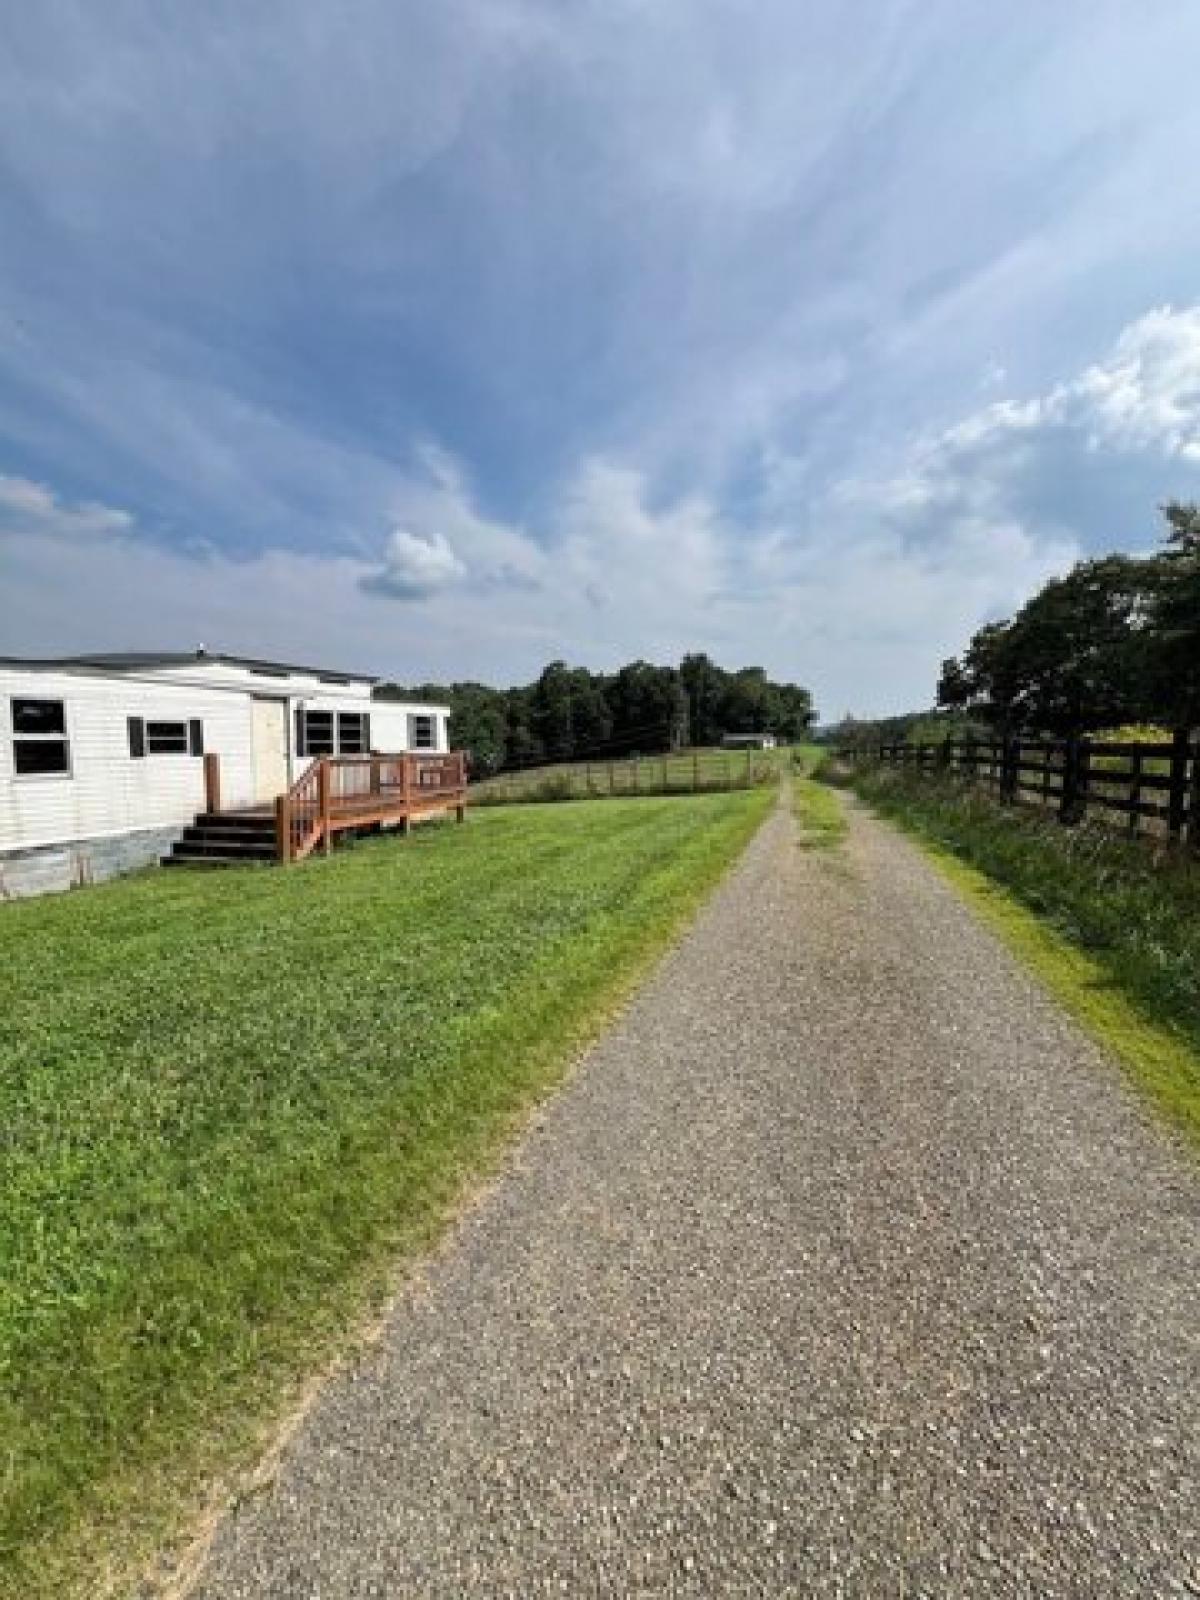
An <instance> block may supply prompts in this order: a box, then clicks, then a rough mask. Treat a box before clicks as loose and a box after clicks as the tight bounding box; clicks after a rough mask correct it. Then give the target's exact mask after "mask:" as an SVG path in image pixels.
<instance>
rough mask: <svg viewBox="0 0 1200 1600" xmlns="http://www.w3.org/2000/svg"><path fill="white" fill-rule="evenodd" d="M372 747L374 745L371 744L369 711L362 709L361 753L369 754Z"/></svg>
mask: <svg viewBox="0 0 1200 1600" xmlns="http://www.w3.org/2000/svg"><path fill="white" fill-rule="evenodd" d="M373 748H374V746H373V745H372V744H371V713H370V712H369V711H364V712H363V719H362V753H363V755H365V756H369V755H370V754H371V751H372V749H373Z"/></svg>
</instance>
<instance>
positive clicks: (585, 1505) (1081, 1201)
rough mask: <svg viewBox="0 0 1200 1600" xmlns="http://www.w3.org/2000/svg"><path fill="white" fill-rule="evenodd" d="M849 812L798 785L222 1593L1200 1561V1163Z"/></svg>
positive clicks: (806, 1586) (234, 1519)
mask: <svg viewBox="0 0 1200 1600" xmlns="http://www.w3.org/2000/svg"><path fill="white" fill-rule="evenodd" d="M850 824H851V825H850V830H849V834H848V836H846V837H842V836H841V833H840V830H839V829H838V828H837V827H836V826H833V825H832V819H830V818H829V817H828V816H826V817H824V818H823V819H821V822H820V826H819V827H818V828H817V830H816V831H815V833H814V834H813V835H812V836H811V837H804V838H803V839H802V838H801V836H800V835H799V834H798V832H797V828H796V824H795V822H794V820H793V819H792V817H791V816H790V815H789V814H788V812H787V811H786V810H784V809H782V808H781V809H778V810H777V811H776V812H775V813H774V814H773V816H772V817H771V818H770V820H769V821H768V822H767V823H766V825H765V826H764V827H763V828H762V830H761V831H760V832H759V833H758V835H757V837H756V838H755V840H754V842H753V844H752V845H751V846H750V849H749V851H748V853H747V854H746V856H745V857H744V858H743V860H742V862H741V863H740V865H739V866H738V867H737V868H736V870H735V871H734V873H733V874H732V875H731V876H730V877H729V878H728V879H727V881H726V882H725V884H724V885H723V886H722V888H721V889H720V890H719V891H718V893H717V895H716V897H715V898H714V899H713V901H712V902H710V904H709V906H708V907H707V909H706V910H705V911H704V912H703V913H702V914H701V916H700V918H699V920H698V922H697V923H696V925H695V926H694V928H693V929H692V931H691V932H690V933H689V934H688V936H687V938H686V939H685V940H684V942H683V943H682V944H681V945H680V946H679V947H678V948H677V950H676V951H675V952H674V953H673V954H672V955H671V956H670V957H669V958H668V959H667V960H666V962H665V963H664V964H663V965H662V966H661V967H660V969H659V970H658V972H657V973H656V975H655V976H654V977H653V978H652V980H651V981H650V982H649V983H648V985H647V986H646V987H645V988H644V989H643V990H642V991H641V993H640V994H639V995H638V997H637V998H636V1000H635V1001H634V1003H633V1004H632V1005H631V1006H630V1007H629V1009H628V1010H627V1011H626V1013H625V1014H624V1015H623V1017H622V1018H621V1020H620V1021H619V1022H618V1023H617V1024H616V1026H615V1027H613V1028H612V1030H611V1031H610V1032H609V1033H608V1034H607V1035H606V1036H605V1037H604V1038H603V1039H602V1040H601V1042H600V1043H598V1044H597V1045H595V1046H594V1047H593V1048H592V1050H591V1051H590V1053H589V1054H588V1055H587V1057H586V1059H585V1060H584V1061H583V1063H582V1065H581V1067H580V1069H579V1070H578V1071H577V1073H576V1074H575V1075H574V1077H573V1079H572V1081H571V1082H570V1084H569V1085H568V1087H567V1088H566V1089H565V1090H564V1092H563V1093H562V1094H561V1095H560V1096H559V1097H558V1098H557V1099H556V1100H555V1101H554V1102H553V1103H552V1104H551V1105H550V1107H549V1109H548V1110H547V1112H546V1113H545V1115H544V1117H543V1118H542V1120H541V1121H540V1123H539V1125H538V1126H537V1127H536V1129H535V1130H534V1131H533V1132H531V1133H530V1134H529V1136H528V1137H527V1138H526V1139H525V1141H524V1142H523V1144H522V1146H521V1148H520V1151H519V1154H518V1155H517V1156H516V1157H515V1159H514V1160H513V1161H512V1164H511V1166H510V1168H509V1170H507V1172H506V1173H505V1174H504V1176H503V1177H502V1179H501V1181H500V1182H499V1183H498V1184H496V1185H495V1186H494V1187H493V1188H492V1189H491V1190H490V1192H488V1193H487V1194H486V1195H484V1196H483V1198H482V1199H481V1200H480V1202H479V1203H478V1205H477V1206H476V1207H475V1208H474V1209H473V1210H472V1211H471V1212H470V1213H469V1214H468V1215H467V1216H466V1217H465V1218H464V1220H463V1221H462V1223H461V1226H460V1229H459V1231H458V1233H457V1235H456V1236H455V1237H454V1238H453V1239H452V1241H451V1242H450V1243H449V1245H448V1246H447V1247H446V1248H445V1249H444V1250H443V1251H442V1252H441V1253H440V1254H438V1255H437V1256H436V1257H435V1258H434V1259H433V1260H432V1261H431V1262H430V1263H429V1264H428V1268H427V1270H426V1271H425V1272H424V1273H423V1274H422V1275H421V1277H420V1279H419V1281H418V1282H416V1283H415V1284H414V1285H412V1286H411V1287H410V1288H409V1289H407V1290H405V1291H404V1292H402V1294H401V1295H400V1298H399V1299H398V1301H397V1302H396V1303H395V1304H394V1305H393V1307H392V1309H391V1310H390V1312H389V1314H388V1316H387V1318H386V1321H385V1324H384V1326H383V1328H382V1330H381V1331H380V1333H379V1336H378V1338H377V1339H376V1340H375V1342H374V1343H373V1344H372V1345H371V1346H370V1347H369V1349H368V1350H367V1351H366V1353H365V1354H364V1355H363V1356H362V1357H361V1359H360V1360H358V1361H357V1362H356V1363H355V1364H354V1366H353V1368H352V1369H351V1370H349V1371H347V1372H345V1373H343V1374H342V1375H341V1376H338V1377H335V1378H334V1379H333V1380H332V1381H331V1382H330V1383H328V1384H327V1385H326V1386H325V1387H324V1388H323V1389H322V1391H321V1392H320V1394H319V1395H318V1397H317V1399H316V1400H315V1402H314V1403H313V1405H312V1406H311V1408H310V1409H309V1410H308V1412H307V1413H306V1415H305V1416H304V1418H303V1420H302V1421H301V1423H300V1425H299V1427H298V1429H297V1431H296V1432H295V1433H294V1435H293V1436H292V1437H291V1439H290V1442H289V1444H288V1445H287V1447H286V1449H285V1450H284V1451H283V1452H282V1455H281V1457H280V1459H279V1462H278V1465H277V1469H276V1471H275V1474H274V1478H273V1481H272V1482H271V1483H270V1484H269V1485H268V1486H267V1487H266V1488H265V1489H263V1490H262V1492H260V1493H258V1494H256V1495H252V1496H248V1497H247V1498H246V1499H244V1500H243V1501H242V1503H241V1504H240V1505H239V1507H238V1509H237V1510H236V1512H234V1513H232V1514H230V1515H229V1516H228V1517H227V1518H226V1519H225V1520H224V1521H223V1522H222V1523H221V1524H220V1526H219V1527H218V1528H217V1530H216V1533H215V1536H214V1537H213V1539H212V1541H211V1544H210V1545H209V1546H208V1547H207V1549H206V1550H205V1551H204V1552H203V1553H202V1557H201V1559H200V1561H199V1571H198V1575H197V1576H196V1577H195V1578H194V1581H193V1582H192V1583H191V1586H190V1589H189V1593H190V1594H191V1596H192V1597H193V1600H249V1597H251V1596H253V1597H256V1600H268V1597H269V1600H284V1597H287V1600H299V1597H301V1596H303V1597H306V1600H307V1597H313V1596H317V1595H320V1596H322V1597H335V1596H336V1597H338V1600H348V1597H351V1596H353V1597H356V1600H357V1597H365V1596H368V1595H386V1596H412V1595H429V1596H435V1595H436V1596H458V1595H469V1594H479V1595H496V1596H499V1595H520V1596H526V1595H534V1594H542V1593H568V1594H577V1595H623V1596H624V1595H642V1596H650V1595H656V1596H657V1595H664V1594H693V1595H697V1596H700V1595H704V1596H711V1595H717V1594H738V1595H741V1594H745V1595H751V1594H771V1595H784V1594H789V1595H830V1596H833V1595H843V1596H861V1597H868V1596H869V1597H883V1596H899V1595H917V1594H920V1595H927V1596H938V1597H941V1596H951V1595H987V1596H1034V1595H1036V1596H1039V1597H1052V1596H1057V1597H1067V1596H1072V1597H1074V1596H1078V1597H1083V1596H1089V1597H1090V1596H1099V1595H1104V1596H1125V1595H1128V1596H1144V1597H1146V1600H1152V1597H1153V1600H1159V1597H1163V1596H1169V1595H1176V1594H1178V1595H1186V1594H1194V1593H1196V1592H1197V1586H1198V1585H1200V1518H1198V1517H1197V1504H1198V1485H1200V1459H1198V1450H1200V1343H1198V1340H1200V1318H1198V1317H1197V1315H1196V1284H1197V1281H1198V1277H1200V1181H1198V1178H1197V1171H1196V1166H1195V1163H1194V1160H1193V1157H1192V1155H1191V1153H1190V1152H1189V1151H1188V1150H1186V1149H1185V1148H1184V1147H1183V1146H1182V1145H1180V1144H1177V1143H1175V1142H1174V1140H1173V1137H1172V1135H1171V1134H1170V1133H1169V1132H1167V1131H1166V1130H1165V1129H1164V1127H1163V1126H1160V1124H1159V1123H1158V1122H1157V1121H1155V1120H1154V1119H1153V1118H1152V1116H1151V1115H1150V1114H1149V1113H1148V1112H1146V1111H1145V1110H1144V1109H1143V1107H1142V1105H1141V1103H1140V1102H1139V1101H1137V1100H1135V1099H1134V1098H1133V1097H1132V1095H1131V1093H1130V1092H1129V1091H1128V1090H1127V1088H1126V1086H1125V1084H1124V1082H1123V1080H1122V1079H1121V1077H1120V1075H1119V1073H1118V1071H1117V1069H1116V1068H1115V1066H1114V1065H1113V1064H1112V1063H1111V1062H1110V1061H1109V1060H1108V1058H1107V1057H1106V1056H1105V1055H1104V1054H1103V1053H1102V1052H1101V1051H1100V1050H1099V1049H1098V1048H1097V1047H1096V1046H1094V1045H1093V1044H1092V1043H1090V1042H1089V1041H1088V1040H1087V1039H1085V1038H1084V1037H1083V1036H1082V1035H1081V1034H1080V1033H1079V1032H1078V1031H1077V1030H1076V1028H1075V1027H1074V1025H1073V1024H1072V1023H1071V1022H1070V1021H1068V1020H1067V1018H1066V1016H1065V1015H1064V1014H1063V1013H1062V1012H1060V1011H1059V1010H1058V1009H1057V1007H1056V1006H1055V1005H1054V1004H1053V1003H1051V1002H1050V1001H1049V1000H1048V999H1047V998H1046V997H1045V996H1044V994H1043V993H1042V992H1041V991H1040V990H1039V989H1038V988H1037V986H1036V985H1035V984H1034V982H1033V981H1032V980H1031V979H1030V978H1028V977H1027V976H1026V975H1025V973H1024V972H1023V971H1022V970H1021V969H1020V968H1018V967H1017V966H1016V965H1015V964H1014V962H1013V960H1012V959H1011V958H1010V957H1009V956H1008V955H1007V954H1006V953H1005V952H1004V950H1003V949H1002V948H1001V947H1000V946H999V945H998V944H997V943H996V942H995V940H994V939H993V937H992V935H991V934H990V933H988V932H987V931H985V929H984V928H983V927H982V925H981V924H980V923H979V922H978V921H977V920H976V919H975V917H974V916H973V914H972V913H971V912H970V911H969V910H968V909H967V908H966V906H965V905H964V904H963V903H962V902H961V901H960V900H959V899H958V898H957V897H956V896H955V894H954V893H953V892H952V891H951V890H950V889H949V888H948V887H947V886H946V885H945V883H944V882H943V881H942V880H941V879H940V878H939V877H938V876H937V875H936V873H935V872H934V871H933V870H932V869H931V868H930V866H929V865H928V864H927V862H926V861H925V859H924V858H923V857H922V856H921V855H920V854H919V853H918V852H917V851H916V850H915V849H914V848H913V847H912V846H911V845H910V844H909V843H908V842H906V841H905V840H903V839H902V838H901V837H900V836H899V835H897V834H895V833H893V832H892V831H890V830H889V829H887V828H885V827H884V826H883V825H881V824H879V823H877V822H874V821H872V820H870V819H868V818H867V817H865V816H864V815H863V814H862V813H860V812H858V811H854V812H853V813H852V815H851V818H850Z"/></svg>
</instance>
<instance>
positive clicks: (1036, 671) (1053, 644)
mask: <svg viewBox="0 0 1200 1600" xmlns="http://www.w3.org/2000/svg"><path fill="white" fill-rule="evenodd" d="M1162 513H1163V517H1164V520H1165V523H1166V528H1165V537H1164V540H1163V544H1162V547H1161V548H1160V549H1159V550H1157V551H1155V552H1154V553H1153V554H1152V555H1150V556H1144V557H1138V556H1125V555H1110V556H1104V557H1101V558H1100V559H1098V560H1093V561H1081V562H1079V563H1078V565H1076V566H1075V567H1074V568H1072V570H1071V571H1070V572H1069V573H1068V574H1067V575H1066V577H1063V578H1055V579H1052V580H1051V581H1050V582H1049V583H1047V584H1045V585H1044V586H1043V587H1042V588H1041V589H1040V590H1039V591H1038V592H1037V594H1035V595H1034V596H1033V598H1032V599H1031V600H1029V601H1027V602H1026V604H1025V605H1024V606H1022V607H1021V609H1020V611H1018V612H1017V614H1016V616H1014V617H1012V618H1011V619H1009V620H1008V621H1006V622H993V623H989V624H988V625H987V626H986V627H983V628H980V630H979V631H978V633H976V634H975V635H974V637H973V638H972V639H971V642H970V644H969V645H968V646H967V648H966V649H965V650H964V651H963V653H962V655H961V656H952V657H951V658H950V659H949V660H947V661H945V662H944V663H943V665H942V673H941V679H940V681H939V683H938V696H937V697H938V704H939V706H941V707H943V708H946V709H947V710H951V711H957V712H965V713H967V714H968V715H970V716H973V717H977V718H979V719H981V720H982V721H983V722H985V723H987V724H988V725H989V726H990V727H993V728H1001V729H1004V730H1012V731H1018V730H1031V731H1037V732H1046V733H1057V734H1071V733H1085V732H1087V731H1089V730H1094V729H1098V728H1115V727H1121V726H1123V725H1127V724H1131V723H1147V722H1148V723H1157V724H1160V725H1162V726H1165V727H1169V728H1193V727H1196V726H1197V725H1200V507H1198V506H1196V505H1191V504H1182V503H1180V502H1178V501H1172V502H1170V503H1169V504H1168V505H1165V506H1163V507H1162Z"/></svg>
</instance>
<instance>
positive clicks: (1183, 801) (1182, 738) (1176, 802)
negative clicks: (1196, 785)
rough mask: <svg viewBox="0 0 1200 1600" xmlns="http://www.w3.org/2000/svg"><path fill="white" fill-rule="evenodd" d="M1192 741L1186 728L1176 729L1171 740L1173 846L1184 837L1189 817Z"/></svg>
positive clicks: (1169, 805) (1169, 810)
mask: <svg viewBox="0 0 1200 1600" xmlns="http://www.w3.org/2000/svg"><path fill="white" fill-rule="evenodd" d="M1190 748H1191V740H1190V738H1189V737H1188V730H1187V729H1186V728H1176V730H1175V734H1174V737H1173V738H1172V740H1171V788H1170V791H1169V794H1168V798H1167V832H1168V834H1169V835H1170V837H1171V842H1172V844H1178V843H1179V841H1180V839H1181V838H1182V837H1183V825H1184V822H1185V820H1186V817H1187V777H1188V755H1189V752H1190Z"/></svg>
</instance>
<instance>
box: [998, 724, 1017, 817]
mask: <svg viewBox="0 0 1200 1600" xmlns="http://www.w3.org/2000/svg"><path fill="white" fill-rule="evenodd" d="M1020 759H1021V745H1020V741H1019V739H1018V738H1017V736H1016V734H1014V733H1011V732H1008V731H1006V732H1005V735H1004V742H1003V744H1002V745H1001V747H1000V798H1001V800H1003V801H1004V803H1005V805H1011V804H1012V803H1013V801H1014V800H1015V799H1016V798H1017V782H1018V778H1019V768H1018V766H1017V763H1018V762H1019V761H1020Z"/></svg>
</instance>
